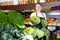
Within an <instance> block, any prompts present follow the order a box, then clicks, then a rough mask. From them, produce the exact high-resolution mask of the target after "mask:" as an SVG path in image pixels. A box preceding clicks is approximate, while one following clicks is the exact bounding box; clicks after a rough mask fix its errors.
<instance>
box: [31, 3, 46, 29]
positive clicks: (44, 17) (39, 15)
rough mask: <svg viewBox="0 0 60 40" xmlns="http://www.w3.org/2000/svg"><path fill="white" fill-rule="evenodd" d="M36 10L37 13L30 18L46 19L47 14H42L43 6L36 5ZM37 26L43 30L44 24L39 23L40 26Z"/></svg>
mask: <svg viewBox="0 0 60 40" xmlns="http://www.w3.org/2000/svg"><path fill="white" fill-rule="evenodd" d="M35 9H36V12H33V13H32V14H31V15H30V17H31V16H38V17H40V19H46V14H45V13H43V12H41V9H42V6H41V4H39V3H37V4H36V5H35ZM36 26H37V27H39V28H42V23H41V22H40V23H39V24H38V25H36Z"/></svg>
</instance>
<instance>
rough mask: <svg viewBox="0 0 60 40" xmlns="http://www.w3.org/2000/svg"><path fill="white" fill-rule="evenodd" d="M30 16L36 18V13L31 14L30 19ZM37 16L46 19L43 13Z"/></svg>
mask: <svg viewBox="0 0 60 40" xmlns="http://www.w3.org/2000/svg"><path fill="white" fill-rule="evenodd" d="M31 16H36V12H34V13H32V14H31V15H30V17H31ZM37 16H38V17H42V18H45V19H46V14H45V13H37Z"/></svg>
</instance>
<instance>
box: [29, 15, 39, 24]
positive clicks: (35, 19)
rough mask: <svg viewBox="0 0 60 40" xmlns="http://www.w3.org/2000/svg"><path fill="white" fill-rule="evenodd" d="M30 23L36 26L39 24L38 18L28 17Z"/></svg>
mask: <svg viewBox="0 0 60 40" xmlns="http://www.w3.org/2000/svg"><path fill="white" fill-rule="evenodd" d="M30 21H31V22H32V23H33V24H38V23H40V18H39V17H38V16H31V17H30Z"/></svg>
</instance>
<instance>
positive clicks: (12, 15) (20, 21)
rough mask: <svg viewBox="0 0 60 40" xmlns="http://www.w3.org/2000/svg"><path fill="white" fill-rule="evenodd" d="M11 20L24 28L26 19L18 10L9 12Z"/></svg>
mask: <svg viewBox="0 0 60 40" xmlns="http://www.w3.org/2000/svg"><path fill="white" fill-rule="evenodd" d="M8 17H9V22H10V23H12V24H14V25H16V26H18V27H19V28H24V27H25V26H24V21H23V20H24V19H23V17H22V15H21V14H20V13H18V12H16V11H13V10H10V11H9V14H8Z"/></svg>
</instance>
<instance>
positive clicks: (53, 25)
mask: <svg viewBox="0 0 60 40" xmlns="http://www.w3.org/2000/svg"><path fill="white" fill-rule="evenodd" d="M48 25H52V26H60V24H48Z"/></svg>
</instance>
